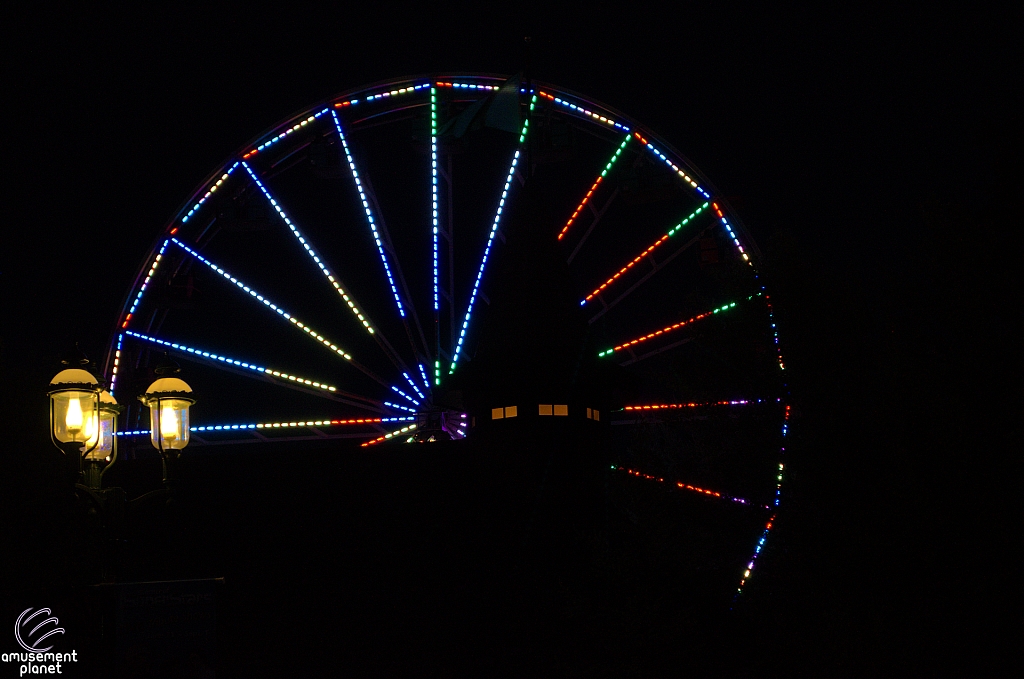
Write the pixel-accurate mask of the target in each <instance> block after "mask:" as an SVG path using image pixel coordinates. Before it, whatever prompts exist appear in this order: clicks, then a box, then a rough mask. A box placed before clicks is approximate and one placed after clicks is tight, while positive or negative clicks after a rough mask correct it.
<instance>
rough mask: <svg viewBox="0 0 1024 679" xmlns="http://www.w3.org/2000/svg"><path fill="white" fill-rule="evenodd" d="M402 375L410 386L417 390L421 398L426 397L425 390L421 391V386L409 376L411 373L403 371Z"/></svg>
mask: <svg viewBox="0 0 1024 679" xmlns="http://www.w3.org/2000/svg"><path fill="white" fill-rule="evenodd" d="M402 377H404V378H405V381H406V382H408V383H409V386H410V387H412V390H413V391H415V392H416V395H417V396H419V397H420V398H426V396H424V395H423V392H422V391H420V388H419V387H417V386H416V383H415V382H413V381H412V378H411V377H409V373H406V372H404V373H402Z"/></svg>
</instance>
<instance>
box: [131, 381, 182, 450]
mask: <svg viewBox="0 0 1024 679" xmlns="http://www.w3.org/2000/svg"><path fill="white" fill-rule="evenodd" d="M139 399H140V400H141V401H142V402H143V403H145V404H146V405H147V406H148V407H149V413H150V418H149V419H150V441H152V443H153V447H154V448H156V449H157V450H159V451H160V453H161V454H162V455H164V456H165V457H167V456H170V457H177V456H178V455H179V454H180V451H181V449H182V448H184V447H185V446H187V445H188V440H189V418H188V410H189V407H190V406H191V405H192V404H193V403H195V402H196V401H195V399H194V398H192V388H191V387H190V386H188V384H187V383H186V382H185V381H184V380H182V379H179V378H177V377H160V378H159V379H157V380H156V381H155V382H153V384H151V385H149V389H147V390H146V393H145V394H143V395H142V396H140V397H139Z"/></svg>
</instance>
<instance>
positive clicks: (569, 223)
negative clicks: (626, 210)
mask: <svg viewBox="0 0 1024 679" xmlns="http://www.w3.org/2000/svg"><path fill="white" fill-rule="evenodd" d="M632 138H633V137H632V135H630V134H627V135H626V138H625V139H623V140H622V143H621V144H619V148H617V149H615V153H613V154H612V157H611V158H610V159H609V160H608V162H607V164H605V166H604V170H602V171H601V174H599V175H598V176H597V179H596V180H595V181H594V184H593V185H592V186H591V187H590V190H589V191H587V194H586V195H585V196H583V200H581V201H580V204H579V205H577V206H576V210H575V211H573V213H572V216H571V217H569V221H567V222H566V223H565V226H563V227H562V231H561V232H560V233H559V234H558V240H562V239H563V238H564V237H565V234H566V233H568V232H569V227H571V226H572V225H573V222H575V221H576V218H577V217H578V216H579V214H580V212H581V211H582V210H583V208H584V206H586V204H587V202H589V201H590V197H591V196H592V195H594V191H597V187H598V186H600V184H601V182H602V181H604V178H605V177H606V176H607V175H608V173H609V172H611V169H612V165H614V164H615V161H616V160H618V159H619V156H620V155H622V151H623V150H624V149H625V148H626V144H628V143H629V140H630V139H632ZM588 233H589V232H588ZM583 240H586V236H585V235H584V237H583V239H581V240H580V245H582V244H583ZM578 249H579V245H577V246H576V250H573V254H572V255H571V256H570V257H569V260H570V261H571V260H572V258H573V256H575V255H576V251H577V250H578Z"/></svg>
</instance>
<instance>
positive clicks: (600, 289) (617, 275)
mask: <svg viewBox="0 0 1024 679" xmlns="http://www.w3.org/2000/svg"><path fill="white" fill-rule="evenodd" d="M707 206H708V204H707V203H704V204H703V205H702V206H700V207H699V208H697V209H696V210H694V211H693V212H691V213H690V215H689V216H687V217H685V218H684V219H683V221H681V222H679V223H678V224H676V225H675V226H673V227H672V228H671V229H669V230H668V233H666V234H665V235H664V236H662V237H661V238H659V239H658V240H656V241H654V244H653V245H651V246H650V247H649V248H647V249H646V250H644V251H643V252H641V253H640V254H639V255H637V256H636V257H634V258H633V259H632V260H631V261H630V262H629V263H628V264H626V266H624V267H622V268H621V269H619V270H618V271H617V272H616V273H614V274H612V276H611V278H609V279H608V280H606V281H605V282H604V283H602V284H601V285H600V286H598V287H597V288H596V289H595V290H594V291H593V292H592V293H590V294H589V295H587V296H586V297H585V298H584V299H583V301H582V302H580V306H583V305H585V304H586V303H587V302H589V301H590V300H592V299H594V298H595V297H597V295H599V294H600V293H601V292H603V291H604V290H605V289H606V288H608V286H609V285H611V284H612V283H614V282H615V281H617V280H618V279H619V278H620V277H621V276H622V275H623V274H624V273H626V272H627V271H629V270H630V269H632V268H633V267H634V266H636V264H637V263H638V262H640V261H641V260H642V259H644V258H645V257H649V256H651V253H652V252H654V250H655V249H657V248H658V247H660V246H661V245H662V243H664V242H665V241H667V240H668V239H669V238H671V237H672V236H674V235H675V234H676V233H677V232H678V231H679V230H680V229H681V228H683V227H684V226H686V225H687V224H689V223H690V222H691V221H693V220H694V219H695V218H696V217H697V215H699V214H700V213H701V212H703V211H704V208H706V207H707Z"/></svg>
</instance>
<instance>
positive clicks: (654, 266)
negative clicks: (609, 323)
mask: <svg viewBox="0 0 1024 679" xmlns="http://www.w3.org/2000/svg"><path fill="white" fill-rule="evenodd" d="M710 228H711V225H708V226H706V227H704V229H703V230H702V231H700V232H699V233H698V234H697V235H695V236H694V237H693V238H691V239H690V240H688V241H686V242H685V243H683V245H682V246H680V247H679V249H677V250H676V251H675V252H673V253H672V254H671V255H669V256H668V257H666V258H665V259H663V260H662V261H660V262H658V261H655V259H654V257H653V256H652V255H648V259H649V261H650V262H651V270H650V271H648V272H647V273H646V274H644V275H643V276H642V277H641V278H640V279H639V280H638V281H637V282H636V283H633V285H631V286H629V287H628V288H626V290H625V291H623V293H622V294H621V295H619V296H618V297H616V298H615V299H613V300H612V301H611V302H606V301H604V298H603V292H602V293H599V294H598V295H597V296H596V297H594V299H596V300H597V301H599V302H600V303H601V310H600V311H598V312H597V313H596V314H594V315H593V316H591V317H590V319H589V320H588V321H587V323H593V322H594V321H596V320H597V319H599V318H601V316H604V315H605V314H606V313H608V312H609V311H611V310H612V309H613V308H614V307H615V306H616V305H617V304H619V303H620V302H622V301H623V300H624V299H626V298H627V297H629V296H630V295H631V294H633V293H634V292H636V291H637V289H639V288H640V286H641V285H643V284H644V283H646V282H647V281H649V280H651V278H652V277H653V276H654V274H656V273H658V272H659V271H661V270H662V269H664V268H665V267H666V266H668V265H669V264H670V263H671V262H672V260H674V259H675V258H676V257H678V256H679V255H681V254H683V253H684V252H686V251H687V250H689V249H690V248H691V247H692V246H693V245H694V243H696V242H697V241H698V240H700V238H701V236H703V235H704V233H705V232H706V231H707V230H708V229H710ZM585 303H586V300H583V302H581V303H580V306H583V304H585Z"/></svg>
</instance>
